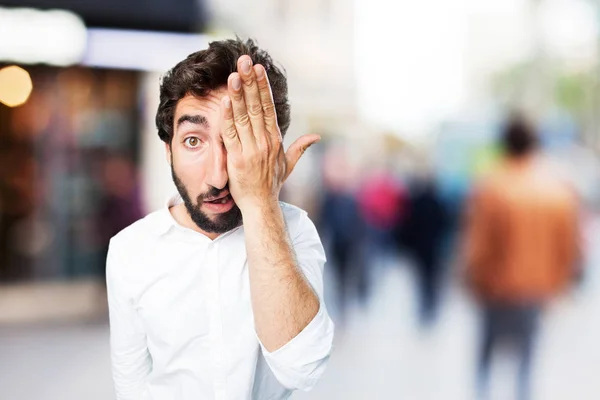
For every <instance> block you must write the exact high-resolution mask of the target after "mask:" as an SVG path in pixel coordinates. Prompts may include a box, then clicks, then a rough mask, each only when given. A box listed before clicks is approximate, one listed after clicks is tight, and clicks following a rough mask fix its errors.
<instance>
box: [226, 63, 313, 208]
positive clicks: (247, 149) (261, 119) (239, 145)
mask: <svg viewBox="0 0 600 400" xmlns="http://www.w3.org/2000/svg"><path fill="white" fill-rule="evenodd" d="M237 66H238V72H234V73H232V74H231V75H230V76H229V79H228V81H227V89H228V92H229V96H225V97H223V99H222V101H221V116H222V117H221V118H222V121H221V129H222V131H221V134H222V136H223V142H224V144H225V148H226V149H227V173H228V175H229V190H230V192H231V196H232V197H233V199H234V200H235V202H236V204H237V205H238V207H239V208H240V209H241V210H242V212H244V209H245V208H247V207H253V206H256V205H261V204H273V202H276V201H278V199H279V192H280V190H281V186H282V185H283V182H285V180H286V179H287V177H288V176H289V175H290V173H291V172H292V170H293V169H294V167H295V166H296V163H297V162H298V160H299V159H300V157H301V156H302V154H303V153H304V151H305V150H306V149H307V148H308V147H309V146H310V145H312V144H313V143H315V142H318V141H319V140H320V139H321V138H320V136H319V135H304V136H302V137H300V138H298V139H297V140H296V141H295V142H294V143H293V144H292V145H291V146H290V147H289V149H288V151H287V152H284V150H283V139H282V137H281V131H280V130H279V126H278V125H277V114H276V113H275V104H274V102H273V95H272V93H271V86H270V84H269V79H268V77H267V74H266V72H265V69H264V67H263V66H262V65H260V64H257V65H254V66H253V65H252V60H251V59H250V57H249V56H247V55H244V56H241V57H240V58H239V60H238V64H237Z"/></svg>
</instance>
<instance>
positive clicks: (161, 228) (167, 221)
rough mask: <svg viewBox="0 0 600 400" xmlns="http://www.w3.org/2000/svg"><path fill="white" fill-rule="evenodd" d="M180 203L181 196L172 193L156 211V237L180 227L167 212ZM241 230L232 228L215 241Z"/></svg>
mask: <svg viewBox="0 0 600 400" xmlns="http://www.w3.org/2000/svg"><path fill="white" fill-rule="evenodd" d="M181 203H183V199H182V198H181V195H179V193H173V194H171V195H170V196H169V197H167V199H166V200H165V203H164V204H165V205H164V206H163V207H162V208H161V209H160V210H159V211H158V218H157V221H156V222H157V223H156V225H155V231H156V234H157V235H158V236H162V235H165V234H167V233H168V232H169V231H170V230H171V229H172V228H175V227H180V226H181V225H179V224H178V223H177V221H175V218H173V215H171V211H169V208H171V207H173V206H176V205H178V204H181ZM241 228H242V226H238V227H237V228H234V229H232V230H231V231H229V232H226V233H224V234H222V235H220V236H219V237H218V238H217V239H215V240H218V239H220V238H223V237H227V236H229V235H230V234H232V233H234V232H236V231H238V230H240V229H241ZM186 229H187V228H186ZM207 239H208V238H207Z"/></svg>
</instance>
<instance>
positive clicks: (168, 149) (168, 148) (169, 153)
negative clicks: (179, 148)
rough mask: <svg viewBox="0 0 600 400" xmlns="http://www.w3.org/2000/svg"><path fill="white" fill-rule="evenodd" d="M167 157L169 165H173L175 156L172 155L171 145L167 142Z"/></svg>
mask: <svg viewBox="0 0 600 400" xmlns="http://www.w3.org/2000/svg"><path fill="white" fill-rule="evenodd" d="M165 155H166V156H167V164H169V165H171V160H172V159H173V155H172V154H171V145H170V144H169V143H167V142H165Z"/></svg>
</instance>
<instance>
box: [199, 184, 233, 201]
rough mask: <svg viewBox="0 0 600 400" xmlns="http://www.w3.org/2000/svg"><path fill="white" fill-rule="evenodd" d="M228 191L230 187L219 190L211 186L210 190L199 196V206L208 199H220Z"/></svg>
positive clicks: (226, 186)
mask: <svg viewBox="0 0 600 400" xmlns="http://www.w3.org/2000/svg"><path fill="white" fill-rule="evenodd" d="M228 191H229V185H225V187H224V188H223V189H217V188H216V187H214V186H211V188H210V189H208V190H207V191H206V192H204V193H201V194H199V195H198V198H197V201H198V204H202V202H203V201H204V199H206V198H208V199H212V198H215V197H220V196H221V195H222V194H223V193H225V192H228Z"/></svg>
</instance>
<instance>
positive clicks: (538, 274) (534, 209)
mask: <svg viewBox="0 0 600 400" xmlns="http://www.w3.org/2000/svg"><path fill="white" fill-rule="evenodd" d="M502 144H503V147H504V150H505V157H504V159H503V160H502V161H501V163H500V165H499V166H498V168H497V169H496V170H494V171H492V172H490V174H489V175H488V176H486V177H485V178H482V179H481V181H480V182H479V183H478V184H476V186H475V188H474V192H473V196H472V198H471V199H470V204H469V209H468V218H467V229H466V237H465V239H466V240H465V250H466V252H465V258H466V264H467V270H468V280H469V282H470V285H471V288H472V290H473V292H474V294H475V296H476V298H477V299H478V301H479V302H480V305H481V309H482V314H483V335H482V342H481V348H480V353H479V371H478V393H479V395H480V396H481V397H482V398H484V397H485V396H486V395H487V391H488V390H487V385H488V380H489V369H490V364H491V358H492V353H493V351H494V349H495V348H496V347H497V345H498V343H499V342H501V341H504V340H509V341H510V342H512V343H513V344H514V345H516V349H517V350H518V357H519V382H518V395H517V398H518V399H521V400H525V399H529V398H530V374H531V364H532V357H533V350H534V345H535V340H536V337H537V335H538V330H539V321H540V316H541V313H542V312H543V308H544V306H545V305H546V304H547V303H548V301H550V300H551V299H553V298H555V297H556V296H557V295H558V294H559V293H560V292H561V291H563V290H564V289H565V288H567V286H568V285H569V283H570V282H571V281H572V279H573V277H574V276H575V272H576V269H577V268H576V266H577V265H578V260H579V250H578V207H577V203H576V199H575V196H574V192H573V191H572V190H571V189H570V187H569V186H568V185H567V184H566V183H565V182H563V181H562V180H560V179H559V178H558V177H557V176H556V175H555V174H553V173H552V171H551V170H550V169H549V168H548V167H547V166H545V164H544V162H543V161H542V160H541V158H540V157H539V155H538V153H537V151H536V147H537V139H536V135H535V132H534V130H533V128H532V127H531V126H530V125H529V123H528V122H527V121H526V120H525V119H524V118H523V117H522V116H518V115H515V116H513V117H512V118H511V119H510V120H509V121H508V123H507V125H506V127H505V129H504V131H503V134H502Z"/></svg>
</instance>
